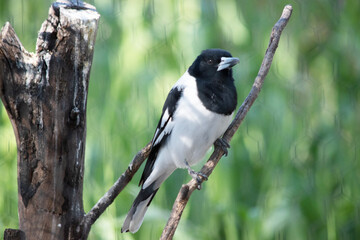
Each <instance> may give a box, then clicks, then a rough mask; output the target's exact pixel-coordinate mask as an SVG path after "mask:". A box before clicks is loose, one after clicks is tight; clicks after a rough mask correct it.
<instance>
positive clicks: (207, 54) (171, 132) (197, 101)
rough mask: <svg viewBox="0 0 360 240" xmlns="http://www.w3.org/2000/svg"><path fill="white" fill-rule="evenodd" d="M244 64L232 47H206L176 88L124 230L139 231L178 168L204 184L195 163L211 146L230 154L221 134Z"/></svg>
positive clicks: (230, 115) (164, 111) (165, 108)
mask: <svg viewBox="0 0 360 240" xmlns="http://www.w3.org/2000/svg"><path fill="white" fill-rule="evenodd" d="M238 63H239V59H238V58H236V57H233V56H232V55H231V54H230V53H229V52H228V51H226V50H222V49H206V50H203V51H202V52H201V54H200V55H199V56H198V57H197V58H196V59H195V61H194V62H193V63H192V65H191V66H190V67H189V68H188V69H187V71H186V72H185V73H184V74H183V75H182V76H181V77H180V79H179V80H178V81H177V82H176V83H175V84H174V86H173V87H172V88H171V90H170V92H169V94H168V96H167V98H166V100H165V103H164V106H163V108H162V114H161V117H160V121H159V123H158V125H157V128H156V131H155V134H154V136H153V139H152V141H151V150H150V153H149V156H148V159H147V161H146V165H145V168H144V171H143V173H142V176H141V179H140V182H139V186H141V189H140V192H139V194H138V195H137V197H136V198H135V200H134V202H133V204H132V206H131V208H130V210H129V212H128V214H127V216H126V218H125V221H124V223H123V226H122V228H121V232H122V233H123V232H131V233H135V232H137V231H138V230H139V228H140V226H141V224H142V222H143V220H144V216H145V213H146V210H147V209H148V207H149V205H150V203H151V201H152V200H153V198H154V196H155V194H156V192H157V191H158V190H159V187H160V185H161V184H162V183H163V182H164V181H165V180H166V179H167V178H168V177H169V176H170V175H171V174H172V173H173V172H174V171H175V170H176V169H177V168H183V169H187V170H188V173H189V174H190V176H191V177H192V178H193V179H195V180H197V181H198V182H199V180H200V178H201V177H203V178H204V179H205V180H207V177H206V175H204V174H202V173H200V172H195V171H194V170H193V169H192V168H191V167H190V166H192V165H195V164H197V163H198V162H200V161H201V160H202V159H203V157H204V156H205V154H206V152H207V151H208V150H209V149H210V148H211V146H212V145H219V146H220V147H222V148H223V149H224V151H225V153H226V154H227V148H229V147H230V145H229V144H228V143H227V142H226V141H224V140H223V139H222V138H221V137H222V135H223V134H224V132H225V131H226V129H227V128H228V126H229V124H230V122H231V120H232V118H233V113H234V111H235V109H236V105H237V93H236V88H235V84H234V79H233V76H232V67H233V66H235V65H236V64H238Z"/></svg>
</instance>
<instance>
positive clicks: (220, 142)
mask: <svg viewBox="0 0 360 240" xmlns="http://www.w3.org/2000/svg"><path fill="white" fill-rule="evenodd" d="M214 145H215V146H218V147H220V148H221V149H222V150H223V151H224V155H225V156H227V155H228V148H230V144H229V143H227V142H226V140H225V139H223V138H218V139H216V141H215V142H214Z"/></svg>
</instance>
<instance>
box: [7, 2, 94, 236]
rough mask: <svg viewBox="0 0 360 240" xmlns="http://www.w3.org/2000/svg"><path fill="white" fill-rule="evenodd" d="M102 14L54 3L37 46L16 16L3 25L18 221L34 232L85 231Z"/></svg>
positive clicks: (23, 228) (90, 8)
mask: <svg viewBox="0 0 360 240" xmlns="http://www.w3.org/2000/svg"><path fill="white" fill-rule="evenodd" d="M99 17H100V15H99V14H98V13H97V12H96V9H95V8H94V7H93V6H91V5H88V4H85V3H81V2H80V3H77V4H75V3H70V2H67V1H61V2H55V3H53V4H52V6H51V7H50V9H49V16H48V19H46V20H45V21H44V23H43V24H42V27H41V29H40V32H39V35H38V40H37V43H36V52H35V53H29V52H27V51H26V50H25V49H24V47H23V46H22V44H21V43H20V41H19V39H18V37H17V36H16V34H15V31H14V29H13V28H12V27H11V25H10V23H6V24H5V26H4V27H3V28H2V30H1V33H0V97H1V100H2V102H3V104H4V106H5V108H6V111H7V113H8V115H9V118H10V120H11V123H12V126H13V129H14V132H15V137H16V143H17V164H18V199H19V200H18V212H19V226H20V230H21V231H20V232H23V233H24V234H25V237H26V239H28V240H31V239H36V240H37V239H85V238H86V237H87V236H84V235H83V232H82V229H81V227H80V223H81V221H82V219H83V216H84V209H83V199H82V193H83V176H84V153H85V137H86V102H87V101H86V100H87V92H88V84H89V75H90V69H91V64H92V57H93V52H94V44H95V38H96V31H97V26H98V20H99ZM5 232H7V231H5ZM8 233H9V234H7V235H8V236H10V235H11V236H12V237H11V238H10V237H9V239H16V238H14V236H13V235H16V234H10V233H11V231H10V232H9V231H8ZM17 235H19V236H20V237H19V238H18V239H22V238H21V237H24V236H23V234H22V233H19V234H17ZM86 235H87V233H86ZM5 239H6V234H5Z"/></svg>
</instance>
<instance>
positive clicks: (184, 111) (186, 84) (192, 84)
mask: <svg viewBox="0 0 360 240" xmlns="http://www.w3.org/2000/svg"><path fill="white" fill-rule="evenodd" d="M175 86H178V87H182V88H183V94H182V97H181V99H180V100H179V103H178V106H177V110H176V111H175V114H174V122H176V124H175V125H174V128H173V129H172V132H171V135H170V138H169V140H168V141H169V142H168V144H167V146H168V147H167V148H168V149H167V150H168V151H167V152H168V154H169V155H170V158H171V160H172V161H173V162H174V163H175V165H176V166H177V167H181V168H185V159H186V160H187V161H188V163H189V164H190V165H194V164H196V163H198V162H199V161H200V160H201V159H202V158H203V157H204V155H205V154H206V152H207V151H208V150H209V148H210V147H211V146H212V144H213V143H214V142H215V140H216V139H217V138H219V137H220V136H221V135H222V134H223V133H224V132H225V130H226V129H227V127H228V126H229V124H230V122H231V119H232V115H229V116H225V115H221V114H217V113H214V112H211V111H209V110H207V109H206V108H205V107H204V105H203V104H202V102H201V101H200V99H199V98H198V95H197V87H196V81H195V78H194V77H192V76H190V75H189V74H188V73H187V72H186V73H185V74H184V76H183V77H182V78H180V79H179V81H178V82H177V83H176V85H175Z"/></svg>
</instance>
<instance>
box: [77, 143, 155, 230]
mask: <svg viewBox="0 0 360 240" xmlns="http://www.w3.org/2000/svg"><path fill="white" fill-rule="evenodd" d="M150 149H151V143H148V144H147V145H146V146H145V147H144V148H143V149H141V150H140V151H139V152H138V153H137V154H136V155H135V157H134V158H133V160H132V161H131V163H130V164H129V166H128V168H127V169H126V171H125V172H124V173H123V174H122V175H121V176H120V177H119V178H118V180H117V181H116V182H115V183H114V185H113V186H112V187H111V188H110V189H109V190H108V191H107V192H106V193H105V195H104V196H103V197H102V198H100V200H99V201H98V202H97V203H96V204H95V205H94V207H93V208H92V209H91V210H90V211H89V212H88V213H87V214H86V215H85V216H84V218H83V220H82V222H81V226H80V228H79V230H80V229H82V231H83V233H84V236H87V235H88V233H89V231H90V228H91V226H92V225H93V224H94V222H95V221H96V220H97V219H98V218H99V217H100V215H101V214H102V213H103V212H104V211H105V210H106V208H107V207H108V206H110V204H111V203H112V202H113V201H114V200H115V198H116V197H117V196H118V195H119V193H120V192H121V191H122V190H123V189H124V188H125V187H126V185H127V184H128V183H129V182H130V181H131V179H132V178H133V176H134V174H135V173H136V172H137V170H138V169H139V168H140V166H141V164H142V163H143V162H144V161H145V159H146V158H147V157H148V156H149V153H150Z"/></svg>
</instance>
